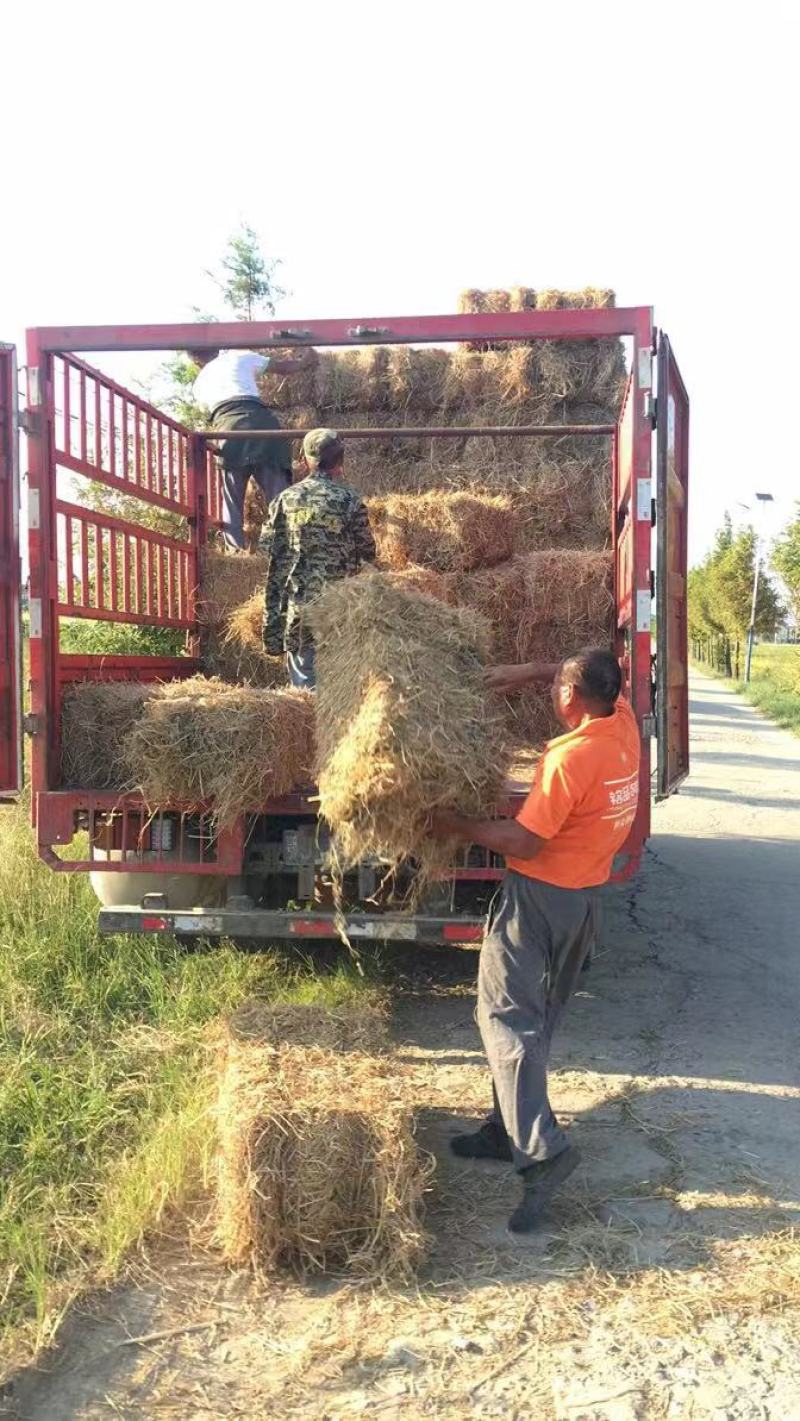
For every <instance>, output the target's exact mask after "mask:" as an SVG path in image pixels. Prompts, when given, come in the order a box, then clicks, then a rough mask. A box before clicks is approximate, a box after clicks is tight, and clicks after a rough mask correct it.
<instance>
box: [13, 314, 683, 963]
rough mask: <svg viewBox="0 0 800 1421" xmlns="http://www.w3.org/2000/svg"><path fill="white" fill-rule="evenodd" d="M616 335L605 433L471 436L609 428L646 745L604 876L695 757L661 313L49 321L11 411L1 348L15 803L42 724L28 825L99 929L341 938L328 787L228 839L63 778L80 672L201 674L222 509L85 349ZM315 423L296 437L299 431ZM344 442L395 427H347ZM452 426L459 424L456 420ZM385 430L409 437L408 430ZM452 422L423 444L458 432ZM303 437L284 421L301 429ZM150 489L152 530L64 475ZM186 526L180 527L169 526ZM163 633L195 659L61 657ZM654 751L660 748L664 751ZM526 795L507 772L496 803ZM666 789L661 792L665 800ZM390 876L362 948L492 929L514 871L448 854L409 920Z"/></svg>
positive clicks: (175, 446)
mask: <svg viewBox="0 0 800 1421" xmlns="http://www.w3.org/2000/svg"><path fill="white" fill-rule="evenodd" d="M595 338H622V339H623V340H624V341H625V342H626V349H627V352H628V361H627V369H628V372H629V374H628V381H627V389H626V391H625V395H624V399H623V401H622V405H621V409H620V412H619V417H618V419H617V421H616V423H611V424H607V425H598V424H588V423H587V424H580V425H576V426H569V427H567V426H565V425H555V426H548V425H541V426H525V427H516V428H514V429H511V428H505V427H503V428H497V429H492V430H491V431H490V430H488V429H487V428H484V427H476V428H475V429H474V431H466V434H467V435H469V434H470V433H473V432H474V433H475V434H478V435H480V434H486V433H489V432H491V433H494V434H496V435H497V436H498V437H514V435H515V434H516V435H524V436H525V437H531V438H536V437H541V438H550V437H553V436H554V435H559V434H561V435H563V434H565V433H567V432H569V433H570V435H573V434H574V435H576V436H577V437H580V436H581V435H586V436H587V437H592V438H595V439H596V438H597V437H598V436H600V435H602V436H603V437H604V438H605V439H606V440H607V449H608V479H609V485H610V492H611V527H610V530H609V537H610V546H611V548H612V550H613V563H614V601H615V628H614V636H615V644H616V652H617V655H618V657H619V660H620V664H621V667H622V670H623V673H624V680H625V687H626V695H627V696H628V697H629V699H630V702H631V704H632V706H633V709H634V712H635V714H636V717H637V720H638V723H639V726H640V729H641V735H642V748H643V753H642V759H641V779H640V797H639V805H638V812H637V815H636V818H635V821H634V823H633V825H632V827H631V831H630V834H629V837H628V839H627V841H626V843H625V845H624V849H623V851H622V852H621V853H620V854H619V855H618V857H617V860H616V861H615V865H614V874H613V878H614V880H615V881H617V882H624V881H625V880H627V879H629V878H630V877H631V875H633V874H634V873H635V872H636V870H637V867H638V865H639V862H640V859H641V855H642V851H643V847H644V845H645V842H646V840H647V837H648V834H649V832H650V822H651V802H652V798H653V797H655V798H656V799H661V798H664V797H666V796H668V795H670V794H672V793H673V792H674V791H675V790H676V789H677V788H678V786H679V785H680V783H681V782H682V780H683V779H684V778H685V776H686V774H687V773H688V769H689V719H688V675H687V605H686V594H687V585H686V583H687V579H686V573H687V513H688V475H689V467H688V449H689V400H688V396H687V392H686V388H685V386H684V383H683V380H682V379H681V375H680V371H679V369H678V365H677V363H676V360H675V356H674V354H673V350H672V346H671V343H670V341H669V338H668V336H667V335H666V334H665V333H664V332H663V331H661V330H658V329H657V328H656V327H655V325H654V320H653V313H652V310H651V309H650V308H649V307H646V306H636V307H627V308H626V307H621V308H613V307H611V308H601V309H585V310H577V309H567V310H552V311H536V310H532V311H531V310H526V311H513V312H511V311H509V312H501V313H479V314H460V315H447V316H438V317H436V316H419V317H414V316H403V317H380V318H370V319H368V320H365V319H357V320H345V319H341V320H330V319H325V320H308V321H303V322H299V323H297V325H295V326H292V327H287V326H286V324H285V323H284V322H281V321H279V320H272V321H263V322H235V323H231V324H214V325H203V324H183V325H133V326H88V327H87V326H71V327H53V328H51V327H44V328H42V327H40V328H36V329H32V330H30V331H28V333H27V351H26V376H27V379H26V387H27V399H26V403H25V407H24V408H23V409H22V410H20V409H19V407H18V403H19V402H18V371H17V360H16V353H15V350H14V348H13V347H12V346H11V345H3V346H0V695H1V697H2V699H1V701H0V797H2V798H3V799H6V800H9V799H14V798H15V797H17V796H18V795H19V794H20V792H21V790H22V783H23V766H24V763H25V756H24V755H23V735H27V736H29V737H30V742H31V744H30V780H31V784H30V792H31V818H32V828H33V833H34V834H35V837H36V845H37V852H38V854H39V857H40V858H41V859H42V860H43V861H44V863H46V864H47V865H48V866H49V868H50V869H51V870H52V871H53V872H56V873H90V874H91V875H92V882H93V884H94V886H95V889H96V891H97V893H98V897H99V899H100V907H99V909H98V912H99V928H100V930H101V931H102V932H137V933H172V934H175V935H177V936H178V937H181V938H192V937H203V938H211V939H214V938H218V937H220V936H230V937H231V938H233V939H234V940H239V939H256V940H259V939H275V938H289V939H296V940H304V939H314V938H329V937H333V936H335V935H336V932H337V927H336V922H335V915H334V912H333V910H332V908H331V907H330V905H329V904H328V905H327V906H325V903H324V901H323V902H322V903H320V902H318V901H317V902H315V901H314V883H315V878H316V875H317V871H318V868H319V864H320V860H321V857H322V856H323V855H324V852H325V827H324V825H322V824H321V823H320V822H319V817H318V810H317V797H316V794H315V790H314V787H313V786H309V787H308V789H307V790H306V791H303V792H297V793H294V794H291V795H288V796H286V797H284V798H282V799H280V800H276V801H274V802H270V803H266V804H264V805H263V808H262V810H261V812H260V813H257V814H249V815H242V816H241V818H240V819H239V821H238V822H237V823H236V824H235V825H233V826H232V827H226V828H224V829H220V828H218V826H217V825H216V823H215V819H214V806H213V804H208V805H204V806H200V807H199V808H198V806H196V805H193V806H186V805H181V804H164V805H158V806H152V805H148V804H145V803H144V802H143V800H142V798H141V796H140V795H137V794H136V793H124V794H120V793H117V792H114V791H98V790H94V789H85V790H82V789H80V788H74V787H66V786H65V785H64V784H63V783H62V777H61V746H60V737H61V704H62V698H63V696H64V694H65V692H66V691H67V690H68V688H69V686H70V685H71V683H73V682H75V681H85V680H96V679H99V680H122V681H134V682H159V681H165V680H170V679H173V678H180V677H186V676H191V675H193V674H195V673H197V671H198V670H199V669H200V661H199V645H200V644H199V634H200V628H199V623H198V584H199V574H200V569H201V560H202V557H203V554H204V550H205V549H206V547H207V545H208V540H209V535H210V532H211V530H212V529H213V528H214V527H215V526H218V525H219V523H220V521H221V501H220V479H219V467H218V459H217V456H216V453H215V446H214V443H213V440H210V439H209V437H208V434H207V433H204V432H197V431H193V430H191V429H189V428H187V427H185V426H183V425H182V424H181V423H180V422H179V421H177V420H175V419H173V418H171V417H170V416H169V415H167V414H165V413H164V411H163V410H160V409H158V408H157V407H156V406H155V405H153V404H151V403H150V402H148V401H147V400H145V399H143V398H142V397H141V396H140V395H139V394H136V393H134V392H133V391H131V390H129V389H126V388H125V387H124V386H122V385H120V384H119V383H118V382H117V381H116V380H114V379H112V378H111V377H110V376H109V375H107V374H104V373H102V372H101V371H100V370H99V369H97V368H95V367H94V366H93V365H91V364H89V363H87V360H86V359H85V357H86V356H87V355H88V354H91V353H93V352H103V353H109V352H111V353H118V352H127V351H174V350H189V349H192V350H195V349H202V348H203V347H207V348H213V349H219V348H249V349H254V348H255V349H260V350H265V351H268V350H269V349H270V348H281V349H285V348H286V347H303V346H309V345H313V346H314V347H330V348H347V347H364V346H365V345H369V344H371V343H372V344H375V343H381V344H384V345H403V344H411V345H414V346H422V345H425V344H432V345H443V344H444V345H447V344H451V343H453V342H466V343H472V348H475V343H477V344H478V346H479V347H480V346H482V347H483V348H484V349H487V348H496V347H497V345H498V344H499V343H502V342H506V341H510V342H531V341H539V340H545V341H562V340H587V339H589V340H591V339H595ZM301 432H302V431H301ZM342 432H343V433H344V435H345V436H346V437H347V438H370V437H373V438H374V437H382V438H384V439H385V438H386V437H387V431H380V430H362V431H357V430H348V429H347V428H343V430H342ZM458 432H459V436H464V435H465V431H464V430H463V429H461V428H460V429H459V431H458ZM389 433H390V434H391V435H393V436H397V437H398V438H401V437H402V434H403V431H402V429H399V428H398V429H394V428H393V429H392V430H391V431H389ZM449 433H450V431H448V429H447V428H445V427H432V428H430V429H427V430H424V431H422V430H420V429H418V428H415V429H414V430H413V434H414V437H416V438H418V437H420V436H421V435H423V434H424V435H425V436H428V435H429V436H430V437H431V438H438V437H445V438H446V437H448V434H449ZM297 434H298V431H297V430H292V431H291V435H292V437H296V436H297ZM23 442H24V450H25V457H26V474H27V525H28V573H29V582H28V588H27V618H28V635H29V651H30V675H29V687H28V692H29V695H28V704H27V706H26V707H23V684H22V678H23V671H22V665H23V662H22V635H21V625H20V616H21V565H20V545H19V536H20V445H21V443H23ZM74 475H82V476H83V477H84V478H87V479H90V480H92V481H93V482H94V483H95V484H101V485H104V486H105V487H107V488H109V489H112V490H115V491H117V492H118V493H120V494H124V495H126V496H127V497H128V498H134V499H137V500H140V501H141V503H142V505H144V506H145V508H146V509H148V510H154V509H155V510H161V511H163V512H164V513H168V514H170V515H172V516H173V519H175V518H177V519H178V520H179V528H180V536H172V533H166V532H163V531H160V529H159V527H158V523H157V520H156V519H153V518H151V519H150V520H149V523H148V522H145V523H139V522H137V521H134V520H131V519H130V518H128V517H122V516H116V515H112V514H109V513H108V512H105V511H100V510H98V509H95V508H93V507H90V506H88V504H85V503H81V502H76V501H75V500H74V497H72V496H71V479H72V477H73V476H74ZM173 531H174V530H173ZM73 618H88V619H90V620H92V621H94V622H107V623H120V624H127V625H130V626H149V627H153V628H162V629H172V630H173V631H174V632H178V633H181V634H182V635H183V636H184V637H185V652H186V654H184V655H176V656H173V655H163V654H159V653H154V654H152V655H142V654H137V655H125V654H118V655H109V654H76V653H75V652H69V651H65V650H64V649H62V646H61V637H60V627H61V624H62V623H63V622H64V620H65V619H73ZM654 749H655V754H654V753H653V751H654ZM527 788H528V786H527V784H525V783H524V782H522V781H518V782H509V783H508V784H507V786H506V790H505V799H506V802H505V804H504V806H503V808H504V810H505V812H507V813H513V812H514V811H515V809H516V808H517V807H518V806H519V805H520V804H521V802H522V799H523V798H524V795H525V793H526V792H527ZM653 792H654V794H653ZM378 873H379V866H378V865H375V864H373V863H364V864H363V865H361V866H360V867H359V869H358V872H357V875H356V877H355V880H354V881H353V883H352V884H351V885H350V890H349V894H348V902H349V906H348V911H347V918H346V924H345V926H346V931H347V934H348V936H349V938H350V939H351V940H355V941H357V940H359V939H377V940H390V941H391V940H405V941H409V940H410V941H419V942H424V943H442V942H469V941H471V940H476V939H478V938H479V937H480V934H481V931H482V921H483V917H484V911H485V907H486V904H487V902H488V900H489V898H490V897H491V894H492V893H493V892H494V890H495V888H496V884H497V881H498V880H499V878H500V877H501V876H502V873H503V865H502V862H501V861H499V860H498V859H497V858H496V857H495V856H493V855H491V854H489V853H487V852H485V851H484V850H482V849H479V848H477V847H474V848H470V849H468V850H467V851H465V852H464V853H463V854H462V855H461V856H460V857H459V859H458V861H457V862H456V863H454V865H453V868H452V872H451V874H450V875H449V877H448V878H447V880H446V881H443V882H442V883H440V884H438V885H435V887H434V889H433V890H431V893H429V894H428V896H427V898H426V899H425V900H423V902H422V903H421V904H420V906H419V908H418V911H417V912H415V913H406V912H402V911H398V910H397V909H396V908H395V907H393V905H392V904H391V903H384V902H380V901H376V881H377V875H378Z"/></svg>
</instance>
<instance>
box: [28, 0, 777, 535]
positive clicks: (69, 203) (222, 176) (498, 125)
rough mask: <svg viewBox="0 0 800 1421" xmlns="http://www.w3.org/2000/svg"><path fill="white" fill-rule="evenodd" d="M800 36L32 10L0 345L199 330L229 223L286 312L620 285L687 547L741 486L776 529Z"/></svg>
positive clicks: (710, 11)
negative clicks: (250, 235)
mask: <svg viewBox="0 0 800 1421" xmlns="http://www.w3.org/2000/svg"><path fill="white" fill-rule="evenodd" d="M799 41H800V7H799V6H797V5H796V4H789V3H781V0H761V3H759V4H758V5H752V4H751V5H740V6H734V5H722V4H714V3H709V0H706V3H698V0H693V3H684V0H673V3H672V4H671V5H670V6H664V5H651V6H645V5H642V4H641V3H637V4H632V3H628V0H608V3H604V0H592V3H584V0H571V3H570V4H569V5H565V4H559V3H551V4H549V5H546V6H545V5H541V4H538V3H536V0H526V3H521V4H509V3H505V0H495V3H494V4H492V5H480V6H479V5H474V4H471V3H469V0H461V3H451V0H438V3H435V0H426V3H419V0H406V3H405V4H403V5H402V6H383V5H376V4H375V3H374V0H373V3H369V4H362V3H360V0H337V3H336V4H330V3H318V0H306V3H304V4H302V5H297V4H295V5H292V4H287V5H285V6H279V5H276V4H273V5H264V4H261V5H256V4H250V3H238V4H237V3H236V0H229V3H227V4H225V5H224V6H223V5H219V4H215V3H209V0H196V3H194V4H192V5H189V4H187V3H185V2H184V0H167V3H164V0H161V3H159V4H157V5H156V4H154V3H153V2H152V0H140V3H139V4H138V5H137V6H136V7H129V6H118V5H108V4H107V3H103V4H96V3H94V2H93V0H71V3H70V4H68V5H63V4H57V5H56V4H53V3H52V0H41V3H40V4H38V5H36V6H29V5H24V6H23V5H22V4H19V5H18V6H16V7H15V9H14V10H12V12H11V13H10V14H6V15H5V17H4V44H3V54H2V56H0V84H1V85H2V92H3V96H4V105H3V106H4V112H5V114H6V116H9V115H16V118H15V120H14V122H13V124H12V127H11V131H10V132H9V133H8V135H7V144H6V152H5V155H4V162H3V170H4V176H5V183H4V188H5V192H6V193H7V194H8V195H10V197H11V198H12V203H13V205H10V206H8V207H7V208H6V212H5V215H4V217H3V220H2V222H0V339H3V340H11V341H17V342H20V343H22V342H23V341H24V330H25V328H26V327H28V326H34V325H62V324H69V323H75V324H94V323H102V324H111V323H139V322H151V321H153V322H161V321H179V320H186V319H191V308H192V306H194V305H199V306H201V307H207V306H208V304H209V302H210V301H211V300H212V299H213V293H212V289H211V287H210V284H209V282H208V279H207V278H206V277H205V276H204V275H203V273H204V271H205V270H206V269H207V268H208V267H210V266H213V265H214V264H215V263H216V262H217V260H218V258H219V256H220V254H221V252H222V250H223V248H224V246H225V242H226V240H227V238H228V236H229V235H230V234H231V232H232V231H234V230H235V229H236V228H237V227H238V226H239V225H240V224H241V223H242V222H243V221H246V222H247V223H249V224H250V225H251V226H252V227H253V228H255V230H256V231H257V232H258V234H259V237H260V239H261V241H262V244H263V247H264V249H265V250H266V251H267V252H268V253H269V254H270V255H272V256H275V257H279V258H280V259H281V261H282V266H281V268H280V278H281V284H282V285H283V286H285V287H286V288H288V291H289V293H290V294H289V295H288V296H287V297H286V299H285V300H284V301H283V302H282V303H281V305H280V307H279V311H278V314H279V315H281V316H284V315H285V316H287V317H292V318H297V317H300V318H306V319H308V318H314V317H324V316H353V317H369V316H380V315H382V316H393V315H394V316H396V315H402V314H426V313H428V314H439V313H444V312H447V311H452V310H454V309H455V304H456V297H457V294H458V292H459V291H460V290H461V289H462V288H464V287H468V286H478V287H490V286H510V285H514V284H522V285H529V286H533V287H537V286H539V287H545V286H557V287H565V288H569V287H578V286H585V285H595V286H611V287H613V288H614V289H615V290H616V293H617V299H618V302H619V304H622V305H640V304H641V305H652V306H653V307H654V310H655V318H656V322H657V324H658V325H659V326H661V327H662V328H663V329H664V330H666V331H667V333H668V334H669V336H670V338H671V341H672V343H673V347H674V349H675V352H676V355H677V358H678V361H679V363H680V365H681V368H682V373H683V376H684V379H685V381H686V384H687V386H688V388H689V393H690V397H691V402H692V415H691V479H692V485H691V504H690V530H691V531H690V551H691V555H692V558H693V559H696V558H698V557H699V556H701V555H702V553H703V551H704V550H705V549H706V547H707V546H708V544H709V542H710V541H711V538H712V536H713V533H714V530H715V528H716V527H717V526H718V525H719V523H720V522H721V519H722V514H723V511H724V510H725V508H730V509H731V511H732V512H733V514H734V516H735V517H737V518H739V519H747V517H748V516H749V514H748V512H747V507H748V506H750V505H752V504H753V501H754V493H755V491H756V490H759V491H768V492H771V493H772V494H773V496H774V499H775V502H774V504H773V505H771V506H770V508H769V510H768V515H767V519H766V522H765V527H764V531H765V533H766V534H767V535H768V536H769V535H770V534H771V533H773V532H775V531H777V529H778V528H779V526H780V525H781V524H782V523H784V522H785V521H786V520H787V519H788V518H789V517H790V515H791V513H792V510H793V501H794V500H795V499H797V498H800V469H799V468H798V453H797V449H798V442H797V440H796V439H795V438H794V437H792V431H791V426H790V420H791V416H792V414H793V410H794V406H795V400H796V396H793V395H792V393H791V392H792V389H793V388H795V387H794V384H793V381H794V378H795V374H796V370H797V359H796V353H795V344H796V341H797V338H798V331H800V282H799V281H798V276H797V273H798V250H800V243H798V219H797V198H796V188H797V170H798V162H797V152H798V141H799V140H800V99H798V84H797V72H798V60H799V59H800V45H799ZM160 358H161V357H158V359H160ZM91 359H92V360H94V361H95V363H97V364H100V365H101V366H103V368H106V369H109V370H111V369H112V365H111V362H104V361H102V360H101V359H99V358H96V357H94V356H93V357H91ZM151 363H152V362H150V359H149V357H145V358H144V359H143V358H141V357H131V358H130V360H128V359H127V358H125V360H124V364H123V367H122V368H121V367H120V365H119V363H117V364H116V365H115V366H114V367H113V373H115V374H117V375H118V376H121V377H122V378H126V377H129V378H131V379H132V378H134V376H136V377H141V376H142V375H143V374H146V371H147V368H148V367H149V365H150V364H151ZM743 505H744V506H745V507H743Z"/></svg>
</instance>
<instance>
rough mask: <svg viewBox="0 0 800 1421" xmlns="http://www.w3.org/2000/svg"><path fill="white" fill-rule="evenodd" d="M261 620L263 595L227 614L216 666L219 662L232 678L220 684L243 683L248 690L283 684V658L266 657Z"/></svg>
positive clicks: (256, 593)
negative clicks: (247, 684)
mask: <svg viewBox="0 0 800 1421" xmlns="http://www.w3.org/2000/svg"><path fill="white" fill-rule="evenodd" d="M263 620H264V593H263V591H261V592H254V593H253V595H252V597H248V599H247V601H246V602H243V603H242V605H241V607H235V608H234V610H233V611H232V612H231V614H230V616H229V617H228V620H227V624H226V628H225V633H224V636H223V640H222V648H221V653H219V654H218V664H219V663H220V662H221V663H222V664H224V665H225V666H226V669H228V670H229V671H230V672H232V673H233V674H231V675H229V676H223V678H222V679H223V680H235V681H238V682H241V681H247V682H249V683H250V685H252V686H285V685H286V684H287V673H286V661H285V658H284V657H282V656H270V655H269V654H268V653H267V652H266V651H265V650H264V640H263V635H262V624H263Z"/></svg>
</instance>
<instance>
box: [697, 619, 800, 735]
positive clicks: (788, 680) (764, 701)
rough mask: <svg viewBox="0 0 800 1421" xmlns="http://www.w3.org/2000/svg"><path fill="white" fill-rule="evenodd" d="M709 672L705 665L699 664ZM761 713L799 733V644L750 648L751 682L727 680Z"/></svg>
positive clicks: (763, 644)
mask: <svg viewBox="0 0 800 1421" xmlns="http://www.w3.org/2000/svg"><path fill="white" fill-rule="evenodd" d="M700 669H701V670H702V671H706V672H708V671H709V670H710V668H709V667H708V666H705V665H703V666H701V668H700ZM730 684H731V685H733V687H734V689H735V690H737V691H739V692H740V694H741V695H743V696H744V697H745V698H746V699H747V700H748V701H750V703H751V704H752V705H754V706H757V708H758V709H759V710H760V711H763V713H764V715H766V716H769V719H770V720H774V721H775V723H776V725H782V726H784V727H785V728H786V729H787V730H792V731H794V733H795V734H796V735H800V645H794V646H789V645H782V646H773V645H771V644H769V643H766V642H764V643H762V644H761V645H759V646H756V647H754V648H753V663H752V667H751V674H750V683H749V685H745V683H744V682H743V681H734V682H731V683H730Z"/></svg>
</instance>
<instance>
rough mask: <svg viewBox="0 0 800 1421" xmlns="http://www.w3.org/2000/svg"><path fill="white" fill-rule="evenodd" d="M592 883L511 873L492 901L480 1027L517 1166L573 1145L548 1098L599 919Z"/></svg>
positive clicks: (497, 1107) (498, 1117)
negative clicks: (555, 1045)
mask: <svg viewBox="0 0 800 1421" xmlns="http://www.w3.org/2000/svg"><path fill="white" fill-rule="evenodd" d="M597 911H598V898H597V892H596V890H594V889H591V888H556V887H555V885H554V884H551V883H541V882H539V880H538V879H535V878H526V877H525V876H524V875H523V874H520V873H511V872H509V873H507V874H506V876H505V878H504V879H503V882H502V884H501V885H500V888H499V890H498V893H497V895H496V897H495V899H494V902H493V904H492V907H491V910H490V913H489V920H488V923H487V928H486V936H485V938H484V942H483V947H482V949H481V959H480V971H479V974H478V1011H477V1018H478V1026H479V1027H480V1033H481V1037H482V1039H483V1045H484V1049H485V1051H486V1055H487V1057H488V1060H489V1067H490V1069H491V1072H492V1082H493V1085H494V1111H493V1114H492V1118H493V1119H494V1120H495V1121H496V1122H497V1123H498V1124H503V1125H504V1126H505V1128H506V1130H507V1132H508V1137H509V1142H510V1144H511V1150H512V1154H513V1156H514V1164H515V1165H516V1167H517V1169H525V1168H526V1166H527V1165H530V1164H536V1163H538V1162H540V1161H541V1160H546V1159H552V1158H553V1157H554V1156H555V1155H559V1154H561V1152H562V1150H565V1149H566V1148H567V1143H568V1142H567V1137H566V1135H565V1134H564V1132H563V1130H562V1129H561V1127H560V1126H559V1124H558V1122H557V1120H556V1118H555V1116H554V1114H553V1112H552V1110H551V1109H550V1102H549V1100H548V1098H547V1064H548V1058H549V1055H550V1043H551V1039H552V1035H553V1029H554V1027H555V1025H556V1022H557V1021H558V1018H559V1016H560V1013H561V1009H562V1007H563V1006H565V1004H566V1002H567V1001H568V1000H569V997H570V995H571V993H572V990H573V988H574V986H575V982H576V980H577V978H578V974H579V973H580V970H581V967H582V965H583V962H584V959H585V958H586V955H587V953H588V952H589V949H590V948H591V946H592V944H593V942H594V938H595V933H596V926H597Z"/></svg>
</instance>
